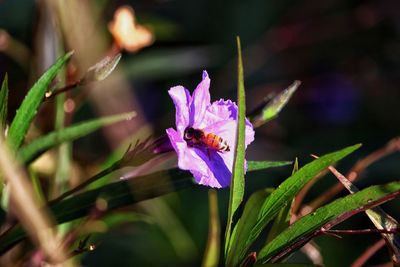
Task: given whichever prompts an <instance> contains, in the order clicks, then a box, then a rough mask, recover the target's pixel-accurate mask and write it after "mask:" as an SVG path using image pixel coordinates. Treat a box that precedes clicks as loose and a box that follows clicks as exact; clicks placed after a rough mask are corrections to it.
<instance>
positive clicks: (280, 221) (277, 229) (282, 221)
mask: <svg viewBox="0 0 400 267" xmlns="http://www.w3.org/2000/svg"><path fill="white" fill-rule="evenodd" d="M298 170H299V161H298V160H297V158H296V160H295V161H294V164H293V170H292V175H293V174H295V172H297V171H298ZM294 203H295V198H292V200H291V201H290V202H289V203H286V204H285V205H284V207H283V208H282V209H281V210H280V211H279V213H278V215H277V216H276V218H275V219H274V222H273V224H272V226H271V230H270V231H269V232H268V236H267V239H266V243H269V242H271V240H272V239H274V238H275V237H276V236H277V235H278V234H280V233H281V232H282V231H283V230H285V229H286V228H288V227H289V225H290V217H291V215H292V213H291V212H292V207H293V204H294Z"/></svg>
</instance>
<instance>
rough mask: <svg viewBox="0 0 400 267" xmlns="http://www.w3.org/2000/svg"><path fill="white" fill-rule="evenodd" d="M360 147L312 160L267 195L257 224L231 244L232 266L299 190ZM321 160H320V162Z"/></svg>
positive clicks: (240, 258)
mask: <svg viewBox="0 0 400 267" xmlns="http://www.w3.org/2000/svg"><path fill="white" fill-rule="evenodd" d="M359 147H360V145H353V146H350V147H347V148H344V149H342V150H339V151H336V152H332V153H329V154H326V155H324V156H322V157H320V158H319V159H317V160H314V161H312V162H310V163H308V164H306V165H305V166H303V167H302V168H300V169H299V170H298V171H297V172H295V173H294V174H293V175H291V176H290V177H289V178H288V179H286V180H285V181H284V182H283V183H282V184H281V185H280V186H279V187H278V188H277V189H276V190H275V191H274V192H272V193H271V195H269V196H268V197H267V198H266V199H265V200H264V203H263V206H262V208H261V209H260V212H259V216H258V220H257V222H256V223H255V224H254V225H252V227H251V231H250V232H248V233H247V232H246V233H244V234H243V233H238V234H237V239H236V240H234V242H233V243H232V249H231V252H230V253H231V254H232V256H231V257H233V260H232V262H233V265H235V264H239V263H240V262H241V260H242V259H243V257H245V255H246V252H247V250H248V249H249V247H250V246H251V244H252V243H253V242H254V241H255V240H256V239H257V238H258V236H259V235H260V234H261V232H262V230H263V229H264V228H265V227H266V226H267V224H268V223H269V222H270V221H271V220H272V219H273V218H275V216H276V215H277V214H278V212H279V211H280V210H281V209H282V207H284V206H285V205H286V204H287V203H289V202H290V201H291V200H292V199H293V197H294V196H295V195H296V194H297V193H298V192H299V191H300V189H301V188H302V187H303V186H304V185H305V184H306V183H307V182H308V181H309V180H311V179H312V178H313V177H314V176H315V175H317V174H318V173H319V172H321V171H322V170H324V169H325V168H327V167H328V166H329V165H332V164H333V163H335V162H336V161H338V160H340V159H342V158H344V157H345V156H347V155H348V154H350V153H352V152H353V151H354V150H356V149H357V148H359ZM321 159H322V160H321Z"/></svg>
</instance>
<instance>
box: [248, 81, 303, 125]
mask: <svg viewBox="0 0 400 267" xmlns="http://www.w3.org/2000/svg"><path fill="white" fill-rule="evenodd" d="M300 84H301V82H300V81H294V82H293V83H292V84H291V85H290V86H289V87H288V88H286V89H285V90H284V91H282V92H281V93H280V94H279V95H277V96H276V97H274V98H273V99H272V100H271V101H270V102H268V103H267V104H266V105H265V107H264V108H263V109H262V111H261V113H260V114H259V115H256V116H255V117H254V119H253V124H254V127H259V126H261V125H263V124H264V123H267V122H268V121H270V120H272V119H274V118H275V117H276V116H278V114H279V112H281V110H282V109H283V107H284V106H286V104H287V103H288V101H289V99H290V98H291V97H292V95H293V94H294V92H295V91H296V90H297V88H298V87H299V86H300Z"/></svg>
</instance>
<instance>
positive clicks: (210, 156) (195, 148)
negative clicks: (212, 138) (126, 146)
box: [167, 71, 254, 188]
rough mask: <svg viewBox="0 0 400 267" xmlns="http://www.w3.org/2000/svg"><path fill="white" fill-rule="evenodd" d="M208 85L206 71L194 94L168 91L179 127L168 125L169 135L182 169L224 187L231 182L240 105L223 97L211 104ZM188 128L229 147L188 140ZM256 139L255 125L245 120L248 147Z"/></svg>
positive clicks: (199, 180) (204, 182)
mask: <svg viewBox="0 0 400 267" xmlns="http://www.w3.org/2000/svg"><path fill="white" fill-rule="evenodd" d="M209 87H210V78H209V77H208V74H207V72H206V71H203V80H202V81H201V82H200V84H199V85H198V86H197V88H196V89H195V90H194V92H193V95H190V93H189V91H188V90H187V89H185V88H184V87H183V86H175V87H172V88H171V89H170V90H169V91H168V93H169V95H170V96H171V98H172V100H173V102H174V104H175V108H176V130H175V129H173V128H169V129H167V134H168V137H169V139H170V141H171V144H172V146H173V147H174V149H175V151H176V153H177V154H178V166H179V168H180V169H183V170H189V171H190V172H191V173H192V174H193V176H194V178H195V180H196V182H197V183H199V184H202V185H206V186H210V187H217V188H221V187H226V186H229V185H230V179H231V176H232V168H233V160H234V153H235V152H234V149H235V145H236V144H235V142H236V128H237V113H238V107H237V106H236V104H235V103H234V102H232V101H231V100H223V99H220V100H218V101H215V102H213V103H212V104H211V102H210V92H209ZM188 128H193V129H195V130H201V131H202V132H203V133H205V135H207V134H210V133H211V134H214V135H216V136H218V137H221V138H222V139H223V140H224V141H225V142H226V143H227V145H228V146H229V148H230V149H225V151H222V150H220V149H215V148H214V149H213V148H211V146H209V145H205V144H204V139H202V140H203V142H189V141H185V139H184V133H185V130H187V129H188ZM217 139H218V138H217ZM186 140H187V138H186ZM253 140H254V130H253V126H252V125H251V123H250V122H249V121H248V120H247V119H246V137H245V144H246V147H247V145H249V144H250V143H251V142H253ZM194 141H196V140H194ZM227 150H229V151H227Z"/></svg>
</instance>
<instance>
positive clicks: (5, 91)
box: [0, 73, 8, 131]
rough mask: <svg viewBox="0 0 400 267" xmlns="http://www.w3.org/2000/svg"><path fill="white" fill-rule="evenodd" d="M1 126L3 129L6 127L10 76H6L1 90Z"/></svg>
mask: <svg viewBox="0 0 400 267" xmlns="http://www.w3.org/2000/svg"><path fill="white" fill-rule="evenodd" d="M0 105H1V106H0V126H1V130H2V131H4V130H5V129H6V122H7V111H8V76H7V73H6V75H5V76H4V79H3V83H2V85H1V90H0Z"/></svg>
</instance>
